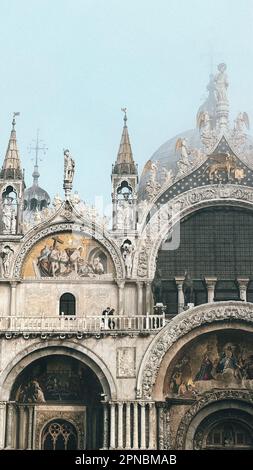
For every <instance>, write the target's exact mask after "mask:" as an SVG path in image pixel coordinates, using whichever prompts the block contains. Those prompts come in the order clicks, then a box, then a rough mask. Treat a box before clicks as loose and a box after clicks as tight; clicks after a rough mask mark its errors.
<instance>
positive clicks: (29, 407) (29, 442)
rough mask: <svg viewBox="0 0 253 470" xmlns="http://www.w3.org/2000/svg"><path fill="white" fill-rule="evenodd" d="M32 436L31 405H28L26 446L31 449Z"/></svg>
mask: <svg viewBox="0 0 253 470" xmlns="http://www.w3.org/2000/svg"><path fill="white" fill-rule="evenodd" d="M32 438H33V406H31V405H29V406H28V433H27V448H28V449H29V450H30V449H32Z"/></svg>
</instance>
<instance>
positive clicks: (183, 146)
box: [175, 137, 190, 164]
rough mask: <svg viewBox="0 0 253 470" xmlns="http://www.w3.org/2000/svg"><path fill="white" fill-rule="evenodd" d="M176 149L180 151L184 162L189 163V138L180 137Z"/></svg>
mask: <svg viewBox="0 0 253 470" xmlns="http://www.w3.org/2000/svg"><path fill="white" fill-rule="evenodd" d="M175 150H176V151H178V150H179V151H180V154H181V159H182V160H183V162H184V163H187V164H188V163H189V159H188V157H189V153H190V152H189V150H188V148H187V139H186V138H185V137H180V138H179V139H177V141H176V146H175Z"/></svg>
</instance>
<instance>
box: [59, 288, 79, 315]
mask: <svg viewBox="0 0 253 470" xmlns="http://www.w3.org/2000/svg"><path fill="white" fill-rule="evenodd" d="M59 313H60V315H75V314H76V299H75V296H74V295H73V294H70V293H69V292H66V293H65V294H63V295H62V296H61V298H60V309H59Z"/></svg>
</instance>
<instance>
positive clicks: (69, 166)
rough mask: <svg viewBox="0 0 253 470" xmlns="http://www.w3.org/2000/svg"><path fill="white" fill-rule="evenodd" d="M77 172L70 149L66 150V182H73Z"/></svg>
mask: <svg viewBox="0 0 253 470" xmlns="http://www.w3.org/2000/svg"><path fill="white" fill-rule="evenodd" d="M74 173H75V162H74V160H73V158H72V157H71V155H70V153H69V150H64V182H66V183H72V182H73V178H74Z"/></svg>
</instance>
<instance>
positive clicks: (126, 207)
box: [111, 108, 138, 231]
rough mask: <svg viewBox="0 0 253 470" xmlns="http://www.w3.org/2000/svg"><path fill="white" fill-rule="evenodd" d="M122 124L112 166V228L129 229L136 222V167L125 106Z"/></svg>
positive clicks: (134, 225) (132, 228)
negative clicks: (117, 149)
mask: <svg viewBox="0 0 253 470" xmlns="http://www.w3.org/2000/svg"><path fill="white" fill-rule="evenodd" d="M122 111H123V113H124V126H123V131H122V136H121V141H120V146H119V151H118V155H117V159H116V162H115V164H114V165H113V167H112V176H111V177H112V203H113V229H114V230H123V229H124V230H125V231H131V230H135V229H136V226H137V225H136V224H137V219H138V217H137V185H138V169H137V165H136V164H135V162H134V159H133V153H132V148H131V144H130V139H129V134H128V127H127V114H126V108H122Z"/></svg>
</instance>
